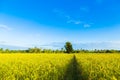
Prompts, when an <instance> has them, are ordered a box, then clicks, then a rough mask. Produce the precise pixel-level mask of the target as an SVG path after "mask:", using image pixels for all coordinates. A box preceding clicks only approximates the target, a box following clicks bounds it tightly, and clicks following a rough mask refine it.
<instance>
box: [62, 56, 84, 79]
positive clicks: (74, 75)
mask: <svg viewBox="0 0 120 80" xmlns="http://www.w3.org/2000/svg"><path fill="white" fill-rule="evenodd" d="M81 71H82V70H80V66H79V64H78V63H77V60H76V57H75V55H74V56H73V58H72V59H71V62H70V64H69V65H68V68H67V70H66V73H65V76H64V80H84V79H83V78H82V76H81Z"/></svg>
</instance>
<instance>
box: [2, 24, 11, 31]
mask: <svg viewBox="0 0 120 80" xmlns="http://www.w3.org/2000/svg"><path fill="white" fill-rule="evenodd" d="M0 29H3V30H11V28H9V27H8V26H7V25H3V24H0Z"/></svg>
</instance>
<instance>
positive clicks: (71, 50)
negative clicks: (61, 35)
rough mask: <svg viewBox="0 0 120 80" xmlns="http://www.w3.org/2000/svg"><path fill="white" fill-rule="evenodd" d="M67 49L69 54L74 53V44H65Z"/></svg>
mask: <svg viewBox="0 0 120 80" xmlns="http://www.w3.org/2000/svg"><path fill="white" fill-rule="evenodd" d="M65 49H66V52H67V53H72V52H73V47H72V44H71V43H70V42H66V43H65Z"/></svg>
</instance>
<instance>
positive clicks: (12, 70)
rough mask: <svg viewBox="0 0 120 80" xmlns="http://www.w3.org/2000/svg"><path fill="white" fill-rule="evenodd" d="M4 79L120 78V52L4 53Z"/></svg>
mask: <svg viewBox="0 0 120 80" xmlns="http://www.w3.org/2000/svg"><path fill="white" fill-rule="evenodd" d="M0 80H120V55H119V54H0Z"/></svg>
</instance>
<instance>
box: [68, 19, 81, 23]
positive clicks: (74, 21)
mask: <svg viewBox="0 0 120 80" xmlns="http://www.w3.org/2000/svg"><path fill="white" fill-rule="evenodd" d="M67 23H73V24H81V23H82V21H80V20H68V21H67Z"/></svg>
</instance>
